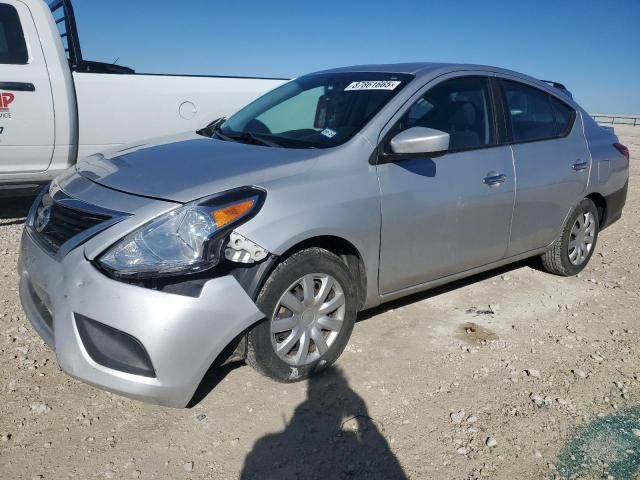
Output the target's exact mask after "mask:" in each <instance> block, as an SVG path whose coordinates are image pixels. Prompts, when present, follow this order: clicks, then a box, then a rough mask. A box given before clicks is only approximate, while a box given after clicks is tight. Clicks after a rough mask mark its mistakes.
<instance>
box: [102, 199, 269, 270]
mask: <svg viewBox="0 0 640 480" xmlns="http://www.w3.org/2000/svg"><path fill="white" fill-rule="evenodd" d="M264 197H265V193H264V191H263V190H259V189H257V188H253V187H246V188H242V189H238V190H235V191H232V192H229V193H225V194H222V195H217V196H215V197H210V198H208V199H205V200H203V201H198V202H194V203H190V204H186V205H184V206H182V207H179V208H176V209H175V210H172V211H171V212H168V213H166V214H164V215H161V216H160V217H158V218H156V219H154V220H152V221H151V222H149V223H147V224H146V225H143V226H142V227H140V228H139V229H138V230H136V231H134V232H132V233H130V234H129V235H127V236H126V237H124V238H123V239H122V240H120V241H118V242H117V243H116V244H115V245H113V246H112V247H110V248H109V249H108V250H107V251H106V252H105V253H104V254H102V256H101V257H100V258H99V259H98V262H99V263H100V264H101V265H102V266H103V267H104V268H106V269H107V270H108V271H109V272H110V273H111V274H112V275H114V276H117V277H128V278H131V277H137V278H151V277H157V276H161V275H162V276H164V275H178V274H185V273H193V272H198V271H201V270H206V269H208V268H211V267H213V266H215V265H216V264H217V263H218V261H219V254H220V252H221V251H222V243H223V242H224V240H226V237H227V235H228V234H229V233H230V231H231V230H233V228H234V227H236V226H237V225H239V224H240V223H243V222H246V221H247V220H249V219H251V218H253V216H254V215H255V214H256V213H258V211H259V210H260V207H261V206H262V204H263V203H264Z"/></svg>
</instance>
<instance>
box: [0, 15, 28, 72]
mask: <svg viewBox="0 0 640 480" xmlns="http://www.w3.org/2000/svg"><path fill="white" fill-rule="evenodd" d="M28 60H29V56H28V54H27V44H26V42H25V40H24V33H23V32H22V26H21V25H20V18H19V17H18V12H17V11H16V9H15V8H14V7H12V6H11V5H7V4H5V3H0V64H2V63H3V64H14V65H15V64H25V63H27V61H28Z"/></svg>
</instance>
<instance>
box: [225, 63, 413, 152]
mask: <svg viewBox="0 0 640 480" xmlns="http://www.w3.org/2000/svg"><path fill="white" fill-rule="evenodd" d="M412 79H413V75H406V74H395V73H377V72H376V73H354V72H348V73H326V74H315V75H307V76H304V77H300V78H297V79H295V80H292V81H291V82H288V83H285V84H284V85H282V86H280V87H278V88H276V89H275V90H273V91H271V92H269V93H267V94H266V95H264V96H263V97H261V98H259V99H258V100H256V101H254V102H253V103H251V104H249V105H248V106H246V107H245V108H243V109H242V110H240V111H239V112H238V113H236V114H235V115H233V116H232V117H231V118H229V119H228V120H227V121H226V122H225V123H224V124H223V125H222V126H221V127H220V128H219V129H217V131H216V135H217V138H220V139H223V140H228V141H242V142H246V143H257V144H262V145H269V146H279V147H285V148H329V147H335V146H337V145H340V144H342V143H345V142H346V141H348V140H349V139H351V138H352V137H353V136H354V135H355V134H356V133H358V132H359V131H360V130H361V129H362V128H363V127H364V126H365V125H366V124H367V122H369V120H371V119H372V118H373V117H374V116H375V115H376V114H377V113H378V112H379V111H380V109H381V108H382V107H383V106H384V105H385V104H387V102H389V100H391V99H392V98H393V97H394V96H395V95H396V94H397V93H398V92H399V91H400V90H402V88H404V87H405V86H406V84H407V83H409V82H410V81H411V80H412Z"/></svg>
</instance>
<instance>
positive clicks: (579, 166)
mask: <svg viewBox="0 0 640 480" xmlns="http://www.w3.org/2000/svg"><path fill="white" fill-rule="evenodd" d="M588 166H589V164H588V163H587V162H585V161H584V160H578V161H576V162H574V164H573V165H571V168H573V169H574V170H575V171H576V172H580V171H581V170H586V169H587V167H588Z"/></svg>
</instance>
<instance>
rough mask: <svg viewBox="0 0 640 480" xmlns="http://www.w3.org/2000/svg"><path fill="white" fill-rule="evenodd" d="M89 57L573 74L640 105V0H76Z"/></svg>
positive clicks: (584, 92) (257, 66)
mask: <svg viewBox="0 0 640 480" xmlns="http://www.w3.org/2000/svg"><path fill="white" fill-rule="evenodd" d="M74 6H75V11H76V20H77V22H78V30H79V35H80V44H81V47H82V52H83V57H84V58H85V59H87V60H96V61H106V62H113V61H114V60H116V58H119V60H118V63H119V64H121V65H125V66H128V67H132V68H134V69H135V70H136V71H137V72H141V73H178V74H180V73H181V74H198V75H245V76H268V77H285V78H289V77H294V76H299V75H302V74H305V73H309V72H312V71H317V70H322V69H325V68H331V67H338V66H345V65H358V64H364V63H396V62H407V61H435V62H462V63H479V64H486V65H495V66H499V67H503V68H509V69H512V70H516V71H519V72H523V73H526V74H529V75H532V76H534V77H537V78H543V79H546V80H555V81H559V82H562V83H564V84H565V85H566V86H567V87H568V88H569V90H571V91H572V92H573V94H574V98H575V99H576V100H577V101H578V102H579V103H580V104H581V105H582V106H583V107H584V108H586V109H587V111H589V112H590V113H616V114H627V115H640V42H639V41H638V34H639V33H640V0H600V1H596V0H582V1H579V0H575V1H574V0H555V1H548V0H529V1H527V0H511V1H498V0H484V1H472V0H448V1H447V0H445V1H443V0H440V1H437V2H436V1H431V0H414V1H405V0H394V1H388V0H387V1H380V0H368V1H363V0H340V1H336V0H324V1H319V2H309V1H288V2H287V1H283V0H236V1H231V2H230V1H225V2H221V1H214V0H182V1H167V0H135V1H131V0H109V1H100V2H99V1H96V0H74Z"/></svg>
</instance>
